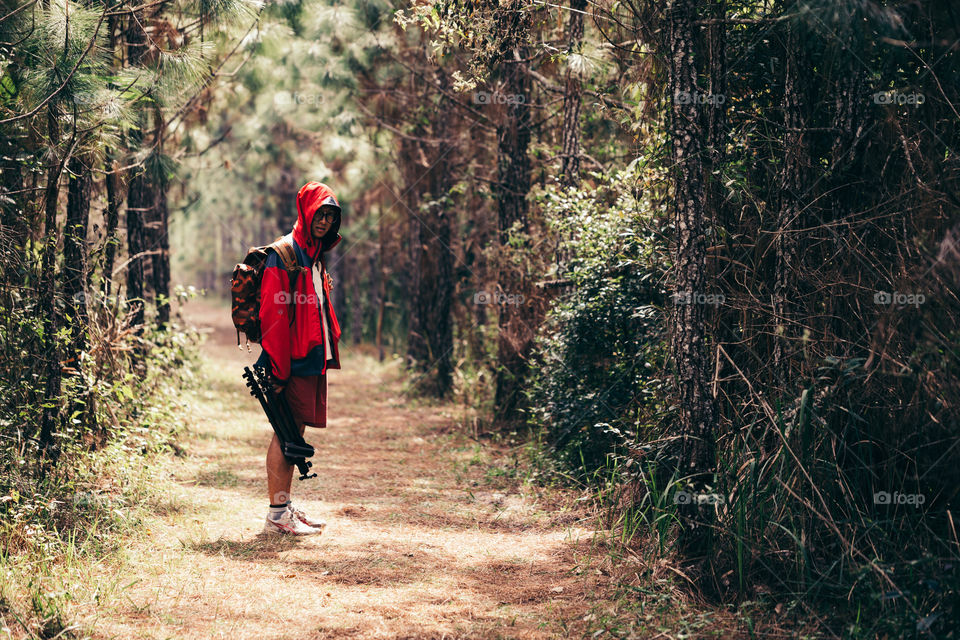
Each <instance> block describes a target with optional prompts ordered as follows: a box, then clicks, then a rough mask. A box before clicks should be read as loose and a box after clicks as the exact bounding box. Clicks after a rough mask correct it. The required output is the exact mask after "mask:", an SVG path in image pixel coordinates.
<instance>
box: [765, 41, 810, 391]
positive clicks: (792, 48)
mask: <svg viewBox="0 0 960 640" xmlns="http://www.w3.org/2000/svg"><path fill="white" fill-rule="evenodd" d="M787 29H788V31H787V42H786V47H785V51H784V53H785V56H784V57H785V58H786V68H785V70H784V78H783V126H784V130H785V134H784V149H783V150H784V161H783V169H782V171H781V173H780V206H779V209H778V211H777V235H776V239H775V245H774V249H775V254H776V255H775V260H776V267H775V269H774V288H773V319H774V323H775V328H774V332H773V334H774V342H773V368H774V371H776V374H777V376H778V377H779V378H780V380H781V381H785V380H788V379H790V377H791V375H790V371H789V366H788V363H787V359H788V357H789V355H788V354H786V353H785V348H786V346H787V345H788V344H789V340H790V336H791V335H792V334H793V333H794V332H795V331H794V327H793V320H792V318H793V316H794V311H795V310H794V308H793V307H794V305H793V304H792V302H791V300H789V299H788V295H789V294H790V293H793V294H794V295H796V293H797V287H796V285H797V282H796V270H797V266H798V265H797V261H798V256H797V245H798V237H797V234H796V233H794V229H795V228H802V227H798V225H800V221H799V218H800V216H801V212H802V211H803V204H802V202H801V201H800V198H801V196H802V195H803V192H804V189H805V185H806V178H805V176H806V168H807V166H808V165H809V163H810V159H809V152H808V150H807V149H806V145H807V137H806V136H805V135H804V132H803V127H804V126H805V125H806V115H805V114H806V109H807V99H806V98H807V96H806V89H805V83H804V78H805V77H806V76H807V72H808V71H807V70H808V67H807V65H806V63H805V56H804V53H803V51H804V50H803V43H802V42H800V39H799V37H798V34H797V27H796V26H794V25H788V26H787Z"/></svg>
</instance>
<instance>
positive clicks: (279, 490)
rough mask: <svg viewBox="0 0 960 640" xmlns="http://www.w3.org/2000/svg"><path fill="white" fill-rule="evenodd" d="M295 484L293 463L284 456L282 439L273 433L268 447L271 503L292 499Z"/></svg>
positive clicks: (268, 477)
mask: <svg viewBox="0 0 960 640" xmlns="http://www.w3.org/2000/svg"><path fill="white" fill-rule="evenodd" d="M299 426H300V435H303V431H304V425H303V423H302V422H301V423H300V425H299ZM292 484H293V465H292V464H289V463H288V462H287V459H286V458H284V457H283V451H282V450H281V449H280V440H279V438H277V434H273V439H272V440H271V441H270V447H269V448H268V449H267V491H268V492H269V494H270V504H283V503H284V502H286V501H287V500H289V499H290V488H291V485H292Z"/></svg>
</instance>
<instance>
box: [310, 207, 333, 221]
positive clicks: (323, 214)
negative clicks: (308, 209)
mask: <svg viewBox="0 0 960 640" xmlns="http://www.w3.org/2000/svg"><path fill="white" fill-rule="evenodd" d="M313 216H314V217H315V218H320V219H321V220H326V221H327V222H333V221H334V220H336V219H337V218H339V217H340V212H339V211H331V210H329V209H328V210H327V211H324V210H323V209H321V210H320V211H317V212H316V213H315V214H313Z"/></svg>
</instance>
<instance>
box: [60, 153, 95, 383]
mask: <svg viewBox="0 0 960 640" xmlns="http://www.w3.org/2000/svg"><path fill="white" fill-rule="evenodd" d="M92 161H93V159H92V157H91V156H89V155H82V156H73V157H72V158H70V163H69V173H70V180H69V186H68V196H67V222H66V227H65V228H64V234H63V293H64V296H65V298H66V301H67V304H68V305H69V307H70V308H71V309H72V310H73V317H72V318H71V322H70V335H71V340H70V347H69V349H70V351H69V353H68V354H67V356H68V358H67V362H69V363H71V366H74V367H76V366H77V357H78V355H79V353H80V351H82V350H83V348H84V342H85V336H86V328H87V298H86V294H85V291H84V288H85V285H86V282H87V254H88V252H87V228H88V225H89V220H90V190H91V188H92V183H93V179H92V177H91V167H90V163H91V162H92Z"/></svg>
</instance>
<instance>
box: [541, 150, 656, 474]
mask: <svg viewBox="0 0 960 640" xmlns="http://www.w3.org/2000/svg"><path fill="white" fill-rule="evenodd" d="M593 178H594V179H595V180H596V181H597V186H596V187H587V186H585V187H583V188H581V189H577V190H570V191H567V192H564V191H562V190H560V189H557V188H548V189H546V190H544V191H543V192H542V193H541V194H539V195H538V196H537V198H538V200H539V202H540V204H541V205H542V207H543V212H544V213H543V215H544V217H545V220H546V222H547V224H548V226H549V227H550V228H551V229H552V230H553V232H554V233H556V234H557V235H558V236H559V237H560V238H563V241H564V245H565V247H567V248H568V249H569V251H570V255H569V257H568V259H566V260H565V261H564V262H563V264H562V266H563V267H564V270H563V271H562V272H560V273H558V274H555V275H559V276H562V277H565V278H566V284H567V285H568V286H569V289H570V293H569V295H564V296H563V297H561V298H559V299H558V300H557V301H556V303H555V305H554V306H553V308H552V309H551V311H550V313H549V314H548V317H547V319H546V322H545V323H544V326H543V328H542V330H541V334H540V336H539V338H538V342H537V347H536V355H535V365H534V366H533V367H532V369H533V371H534V372H535V375H534V378H533V379H532V381H531V387H530V392H529V397H530V405H531V406H532V407H536V408H537V409H536V410H535V415H534V416H533V419H534V423H535V424H537V425H539V426H541V427H542V428H544V429H546V430H547V432H548V433H549V434H550V440H551V441H552V442H553V443H554V444H555V445H556V446H557V447H558V451H557V455H558V456H559V458H560V460H561V461H562V462H563V464H564V465H565V466H566V467H567V468H569V469H575V470H578V471H579V472H580V473H581V474H589V473H591V472H594V471H595V470H597V469H599V468H603V467H604V466H605V465H606V462H607V460H606V459H607V456H608V454H624V453H625V452H626V451H627V450H628V449H629V447H630V446H636V445H637V444H638V443H639V442H640V441H641V440H646V439H650V438H651V437H652V435H653V434H656V433H657V432H658V431H659V428H660V424H661V421H662V420H663V418H664V417H665V414H666V406H665V404H664V402H665V392H666V386H665V385H666V383H665V381H664V379H663V377H662V371H663V367H664V364H665V356H666V342H665V338H666V336H665V333H664V328H663V304H664V299H665V296H664V291H663V289H662V278H663V274H664V269H665V267H666V257H665V247H664V245H663V243H662V239H661V236H659V235H658V229H659V227H660V226H661V225H662V224H663V214H664V211H663V207H662V205H661V204H660V202H658V200H657V196H656V189H657V187H656V183H657V176H656V175H655V174H654V173H651V172H649V171H647V170H641V169H640V168H639V165H638V163H634V164H632V165H631V166H630V167H628V168H627V169H625V170H623V171H621V172H618V173H616V174H614V175H611V176H603V175H594V176H593ZM646 189H651V190H652V191H651V192H646ZM641 191H644V192H645V195H643V196H641V197H640V198H638V197H637V195H638V193H640V192H641Z"/></svg>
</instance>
